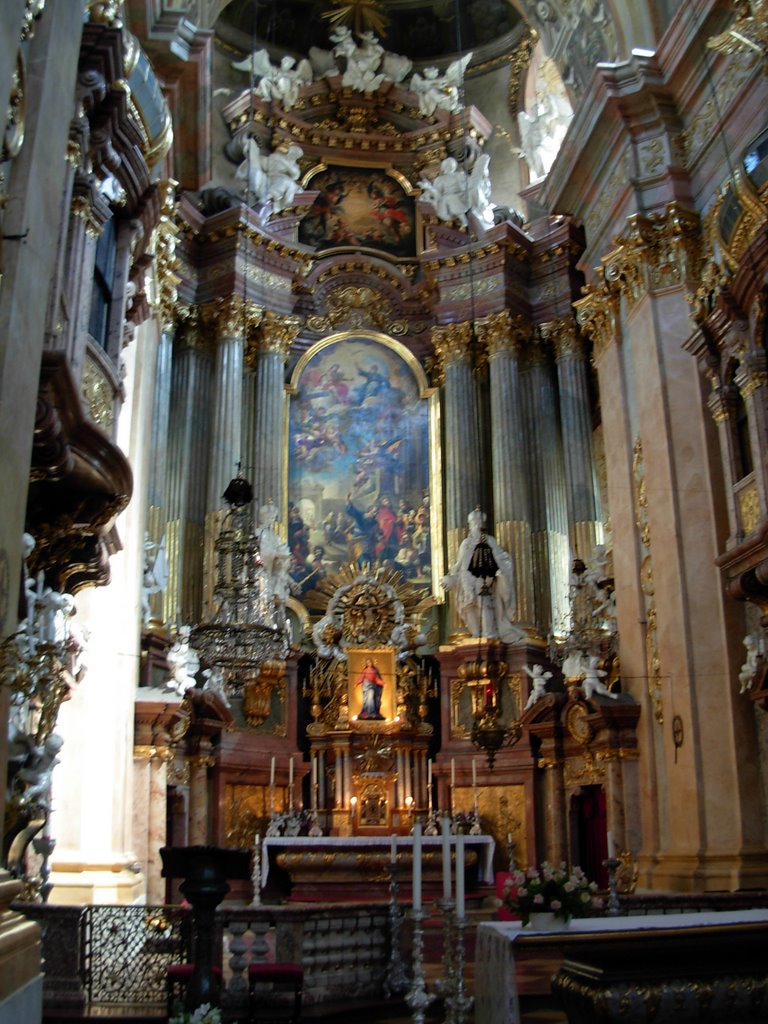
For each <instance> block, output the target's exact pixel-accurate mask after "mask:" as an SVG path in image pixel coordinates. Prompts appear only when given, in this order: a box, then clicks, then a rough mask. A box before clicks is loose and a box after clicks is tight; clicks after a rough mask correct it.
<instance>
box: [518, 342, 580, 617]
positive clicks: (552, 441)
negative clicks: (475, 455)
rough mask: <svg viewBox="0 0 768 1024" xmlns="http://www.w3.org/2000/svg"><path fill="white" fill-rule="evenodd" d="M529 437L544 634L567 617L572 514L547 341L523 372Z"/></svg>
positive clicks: (530, 353) (538, 591)
mask: <svg viewBox="0 0 768 1024" xmlns="http://www.w3.org/2000/svg"><path fill="white" fill-rule="evenodd" d="M523 401H524V409H525V421H526V427H527V431H526V433H527V439H528V466H529V481H530V497H531V542H532V543H531V546H532V553H533V554H532V558H533V578H534V588H535V593H534V598H535V604H536V625H537V626H538V628H539V630H540V631H541V632H543V633H544V634H546V633H548V632H549V630H550V628H551V626H552V624H553V623H555V624H561V623H562V622H564V621H565V616H566V614H567V596H568V570H569V562H570V552H569V549H568V513H567V509H566V502H565V472H564V469H563V452H562V438H561V436H560V429H559V422H558V416H557V394H556V389H555V382H554V375H553V373H552V368H551V363H550V358H549V353H548V351H547V349H546V347H545V344H544V342H543V341H541V340H540V339H539V341H538V343H537V344H534V345H531V346H529V349H528V353H527V362H526V369H525V372H524V374H523Z"/></svg>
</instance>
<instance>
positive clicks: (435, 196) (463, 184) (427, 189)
mask: <svg viewBox="0 0 768 1024" xmlns="http://www.w3.org/2000/svg"><path fill="white" fill-rule="evenodd" d="M489 162H490V157H489V156H488V155H487V154H483V155H482V156H480V157H478V158H477V159H476V160H475V163H474V164H473V166H472V170H471V171H470V173H469V174H467V172H466V171H464V170H462V169H461V168H460V167H459V165H458V163H457V161H456V160H455V158H454V157H452V156H447V157H446V158H445V159H444V160H443V161H442V163H441V164H440V171H439V173H438V175H437V176H436V177H435V179H434V180H433V181H429V180H427V179H423V180H422V181H420V182H419V188H420V189H421V190H422V196H421V198H422V199H423V200H424V202H427V203H429V204H430V205H431V206H433V207H434V209H435V213H436V214H437V216H438V217H439V219H440V220H443V221H451V220H458V222H459V223H460V224H461V226H462V227H466V226H467V214H468V213H472V214H474V215H475V217H477V219H478V220H479V221H481V223H483V224H485V225H491V224H493V207H492V206H491V203H490V176H489V174H488V165H489Z"/></svg>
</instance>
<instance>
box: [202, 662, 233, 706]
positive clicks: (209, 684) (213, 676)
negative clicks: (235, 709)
mask: <svg viewBox="0 0 768 1024" xmlns="http://www.w3.org/2000/svg"><path fill="white" fill-rule="evenodd" d="M203 679H205V682H204V683H203V692H204V693H215V694H216V696H217V697H218V698H219V700H220V701H221V702H222V703H223V704H224V706H225V707H229V706H230V701H229V697H228V696H227V691H226V685H225V683H224V670H223V669H222V667H221V666H220V665H214V666H213V668H205V669H203Z"/></svg>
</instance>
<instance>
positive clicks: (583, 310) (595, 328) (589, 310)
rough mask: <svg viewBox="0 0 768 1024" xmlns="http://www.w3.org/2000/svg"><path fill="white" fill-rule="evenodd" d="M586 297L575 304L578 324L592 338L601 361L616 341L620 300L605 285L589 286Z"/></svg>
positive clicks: (584, 290)
mask: <svg viewBox="0 0 768 1024" xmlns="http://www.w3.org/2000/svg"><path fill="white" fill-rule="evenodd" d="M583 295H584V297H583V298H581V299H577V300H576V302H574V304H573V308H574V309H575V310H576V323H577V324H578V325H579V327H580V328H581V330H582V332H583V333H584V334H588V335H589V336H590V337H591V338H592V351H593V354H594V358H595V360H596V361H597V360H599V359H600V357H601V356H602V355H603V353H604V352H605V351H606V349H607V348H608V346H609V345H610V344H611V343H612V342H614V341H615V340H616V335H617V326H618V308H617V305H618V299H617V296H616V295H615V294H613V293H612V292H611V290H610V289H609V288H607V287H606V286H605V285H602V286H599V287H596V286H595V285H587V287H586V288H584V289H583Z"/></svg>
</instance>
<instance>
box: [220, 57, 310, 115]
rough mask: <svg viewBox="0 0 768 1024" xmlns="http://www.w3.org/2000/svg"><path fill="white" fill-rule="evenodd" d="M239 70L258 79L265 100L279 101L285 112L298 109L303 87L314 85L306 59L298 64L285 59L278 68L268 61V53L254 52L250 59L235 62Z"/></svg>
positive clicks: (257, 85) (287, 58)
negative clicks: (294, 108)
mask: <svg viewBox="0 0 768 1024" xmlns="http://www.w3.org/2000/svg"><path fill="white" fill-rule="evenodd" d="M232 67H233V68H235V69H236V70H237V71H249V72H250V74H251V76H252V77H253V78H254V79H258V81H257V84H256V89H255V91H256V92H257V93H258V95H259V96H261V98H262V99H263V100H266V101H267V102H269V101H270V100H278V101H279V102H280V103H281V104H282V105H283V107H284V108H285V109H286V110H290V109H291V108H292V107H295V106H296V103H297V102H298V99H299V93H300V92H301V88H302V86H304V85H309V84H310V83H311V82H312V65H311V64H310V62H309V61H308V60H306V59H304V60H302V61H299V64H298V66H297V65H296V59H295V58H294V57H288V56H286V57H283V58H282V60H281V61H280V64H279V65H275V64H273V63H272V61H271V60H270V59H269V53H268V51H267V50H254V52H253V53H252V54H251V55H250V57H246V58H245V59H244V60H241V61H235V62H233V64H232Z"/></svg>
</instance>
